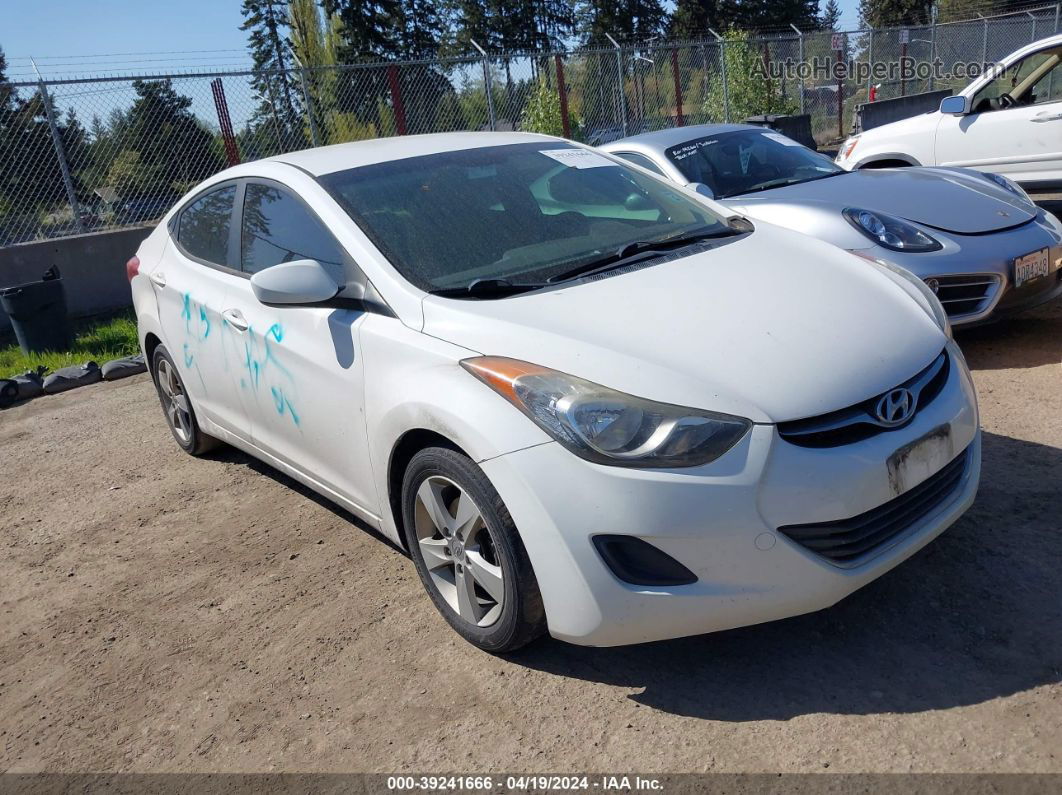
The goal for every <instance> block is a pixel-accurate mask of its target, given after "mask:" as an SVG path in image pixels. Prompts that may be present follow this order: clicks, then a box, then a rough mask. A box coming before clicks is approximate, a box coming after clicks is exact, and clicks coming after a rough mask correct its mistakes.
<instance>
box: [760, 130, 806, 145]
mask: <svg viewBox="0 0 1062 795" xmlns="http://www.w3.org/2000/svg"><path fill="white" fill-rule="evenodd" d="M763 137H764V138H770V139H771V140H772V141H777V142H778V143H780V144H783V145H784V146H803V144H798V143H797V142H796V141H794V140H793V139H792V138H786V137H785V136H784V135H779V134H778V133H776V132H765V133H764V134H763Z"/></svg>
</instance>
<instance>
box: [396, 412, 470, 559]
mask: <svg viewBox="0 0 1062 795" xmlns="http://www.w3.org/2000/svg"><path fill="white" fill-rule="evenodd" d="M429 447H445V448H447V449H449V450H453V451H454V452H457V453H461V455H464V456H467V457H468V458H472V456H470V455H468V453H467V452H466V451H465V450H463V449H462V448H461V446H460V445H459V444H457V443H456V442H454V441H453V440H452V439H449V438H447V437H446V436H443V435H442V434H441V433H439V432H438V431H433V430H430V429H428V428H411V429H409V430H407V431H406V432H405V433H403V434H402V435H401V436H400V437H399V438H398V439H396V440H395V443H394V445H393V446H392V447H391V455H390V458H389V459H388V462H387V508H388V509H389V510H390V511H391V518H392V519H393V521H394V523H395V528H396V529H397V530H398V543H399V545H400V546H401V547H402V548H403V549H406V551H408V545H407V544H406V537H405V533H404V532H403V529H404V528H403V525H402V480H403V478H404V476H405V474H406V468H407V467H408V466H409V462H410V461H412V460H413V456H415V455H416V454H417V453H419V452H420V451H421V450H426V449H428V448H429Z"/></svg>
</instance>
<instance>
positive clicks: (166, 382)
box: [155, 358, 192, 445]
mask: <svg viewBox="0 0 1062 795" xmlns="http://www.w3.org/2000/svg"><path fill="white" fill-rule="evenodd" d="M155 373H156V376H157V381H158V385H159V395H160V396H161V397H162V408H163V411H165V412H166V419H167V420H168V421H169V423H170V427H171V428H173V433H174V435H175V436H176V437H177V438H178V439H179V440H180V442H181V444H184V445H187V444H189V442H190V441H191V439H192V415H191V410H190V408H189V405H188V397H187V396H186V395H185V393H184V384H182V383H181V377H180V376H179V375H177V371H176V369H174V367H173V365H172V364H170V362H169V361H168V360H166V359H164V358H163V359H159V363H158V367H157V369H156V371H155Z"/></svg>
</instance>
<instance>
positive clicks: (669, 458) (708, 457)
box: [461, 356, 752, 467]
mask: <svg viewBox="0 0 1062 795" xmlns="http://www.w3.org/2000/svg"><path fill="white" fill-rule="evenodd" d="M461 366H462V367H464V368H465V369H466V370H468V372H470V373H472V375H474V376H476V378H478V379H479V380H480V381H482V382H483V383H485V384H486V385H487V386H489V387H490V388H491V389H493V390H494V391H495V392H497V393H498V394H499V395H501V396H502V397H504V398H505V399H506V400H508V401H509V402H510V403H512V404H513V405H514V406H516V407H517V408H518V409H520V411H522V412H523V413H524V414H526V415H527V416H528V417H530V418H531V420H533V421H534V422H535V424H536V425H538V426H539V427H540V428H542V430H544V431H545V432H546V433H548V434H549V435H550V436H552V437H553V438H554V439H556V440H557V441H558V442H560V443H561V444H562V445H564V446H565V447H566V448H568V449H569V450H570V451H571V452H573V453H575V454H576V455H577V456H579V457H580V458H585V459H586V460H588V461H593V462H595V463H598V464H611V465H613V466H628V467H692V466H699V465H701V464H707V463H708V462H709V461H714V460H715V459H717V458H719V456H721V455H722V454H723V453H725V452H726V451H727V450H729V449H730V448H731V447H733V446H734V445H735V444H737V442H738V440H740V439H741V437H742V436H744V435H745V433H746V432H747V431H748V429H749V428H750V427H752V423H751V422H750V421H749V420H746V419H743V418H741V417H732V416H730V415H728V414H716V413H714V412H711V411H701V410H700V409H689V408H683V407H682V406H672V405H670V404H667V403H655V402H653V401H651V400H643V399H642V398H638V397H634V396H633V395H627V394H624V393H622V392H617V391H615V390H614V389H609V388H608V387H604V386H601V385H600V384H595V383H592V382H590V381H584V380H583V379H581V378H576V377H575V376H572V375H567V374H565V373H560V372H557V371H556V370H550V369H547V368H545V367H539V366H538V365H535V364H529V363H528V362H521V361H518V360H516V359H507V358H504V357H501V356H480V357H476V358H473V359H465V360H464V361H462V362H461Z"/></svg>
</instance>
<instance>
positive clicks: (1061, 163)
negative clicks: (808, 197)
mask: <svg viewBox="0 0 1062 795" xmlns="http://www.w3.org/2000/svg"><path fill="white" fill-rule="evenodd" d="M1060 64H1062V35H1059V36H1052V37H1050V38H1047V39H1043V40H1041V41H1038V42H1035V43H1033V44H1030V45H1028V46H1026V47H1023V48H1022V49H1020V50H1017V51H1016V52H1014V53H1011V54H1010V55H1008V56H1007V57H1006V58H1004V59H1003V60H1002V61H1000V62H999V64H997V65H996V67H995V68H993V69H992V70H990V71H987V72H986V73H985V74H984V75H982V76H981V77H979V78H978V79H976V80H974V81H973V82H971V83H970V84H969V85H968V86H967V87H966V88H964V89H963V90H962V91H961V92H960V93H959V94H958V95H957V96H954V97H947V98H946V99H944V100H942V101H941V103H940V110H938V111H934V112H932V113H923V114H920V115H918V116H913V117H911V118H909V119H903V120H901V121H896V122H892V123H891V124H884V125H882V126H881V127H875V128H874V129H872V130H868V131H866V132H864V133H860V134H858V135H854V136H852V137H851V138H849V139H848V140H847V141H845V143H844V145H843V146H841V149H840V152H839V153H838V155H837V164H838V165H840V166H842V167H844V168H846V169H855V168H886V167H893V166H964V167H966V168H973V169H977V170H978V171H988V172H991V173H994V174H1001V175H1003V176H1005V177H1009V178H1010V179H1012V180H1014V181H1016V182H1018V183H1020V184H1021V185H1022V186H1023V187H1026V188H1041V187H1042V188H1057V187H1059V186H1062V66H1060Z"/></svg>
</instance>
